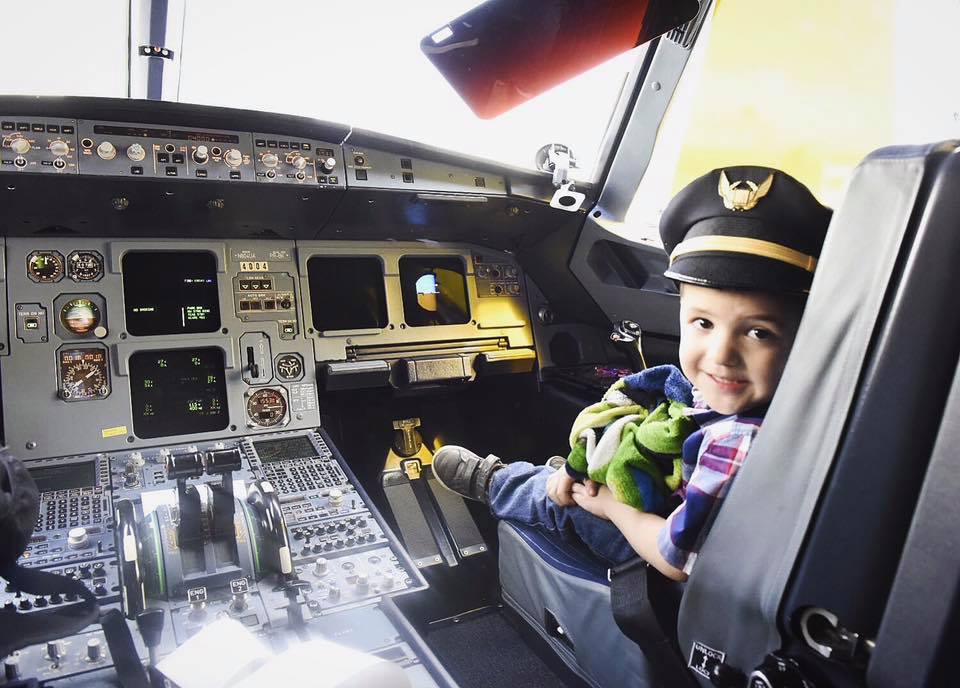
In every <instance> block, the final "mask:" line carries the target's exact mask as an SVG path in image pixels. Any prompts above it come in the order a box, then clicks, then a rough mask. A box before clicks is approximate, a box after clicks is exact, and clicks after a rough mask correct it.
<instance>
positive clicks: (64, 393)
mask: <svg viewBox="0 0 960 688" xmlns="http://www.w3.org/2000/svg"><path fill="white" fill-rule="evenodd" d="M58 358H59V359H60V360H59V366H58V367H59V371H60V390H59V394H60V398H61V399H63V400H64V401H90V400H91V399H103V398H105V397H106V396H108V395H109V394H110V374H109V372H108V369H107V351H106V349H101V348H99V347H96V348H87V349H62V350H61V351H60V352H59V354H58Z"/></svg>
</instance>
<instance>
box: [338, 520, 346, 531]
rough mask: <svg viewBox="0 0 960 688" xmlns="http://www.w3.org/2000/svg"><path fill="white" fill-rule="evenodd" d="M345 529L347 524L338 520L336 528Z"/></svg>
mask: <svg viewBox="0 0 960 688" xmlns="http://www.w3.org/2000/svg"><path fill="white" fill-rule="evenodd" d="M346 529H347V524H346V523H344V522H343V521H340V523H338V524H337V530H346Z"/></svg>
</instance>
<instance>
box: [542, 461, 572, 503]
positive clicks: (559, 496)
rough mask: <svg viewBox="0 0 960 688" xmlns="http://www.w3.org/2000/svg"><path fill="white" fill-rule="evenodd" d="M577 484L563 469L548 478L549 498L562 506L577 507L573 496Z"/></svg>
mask: <svg viewBox="0 0 960 688" xmlns="http://www.w3.org/2000/svg"><path fill="white" fill-rule="evenodd" d="M576 484H577V483H576V482H575V481H574V479H573V478H571V477H570V474H569V473H567V472H566V470H564V469H563V468H561V469H560V470H558V471H554V473H553V475H551V476H550V477H549V478H547V496H548V497H549V498H550V499H551V500H553V501H554V502H555V503H556V504H559V505H560V506H576V503H575V502H574V501H573V496H572V494H571V492H572V489H573V486H574V485H576Z"/></svg>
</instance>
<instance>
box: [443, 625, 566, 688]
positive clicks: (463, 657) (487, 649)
mask: <svg viewBox="0 0 960 688" xmlns="http://www.w3.org/2000/svg"><path fill="white" fill-rule="evenodd" d="M425 640H426V642H427V644H428V645H429V646H430V649H431V650H433V652H434V654H435V655H436V656H437V658H438V659H439V660H440V663H441V664H443V666H444V668H445V669H446V670H447V671H448V672H449V673H450V675H451V676H452V677H453V679H454V680H455V681H456V682H457V684H458V685H459V686H460V687H461V688H517V687H518V686H524V688H557V687H558V686H568V687H570V688H574V687H579V686H584V685H585V684H584V683H583V682H582V681H580V680H579V679H578V678H576V677H575V676H574V675H573V674H572V673H571V672H570V671H569V670H565V668H563V667H561V666H558V664H557V663H558V662H559V660H557V659H556V657H554V658H553V661H551V662H550V664H548V663H547V662H546V661H544V658H542V657H541V656H540V655H538V653H536V652H534V651H533V650H532V649H531V648H530V645H529V644H528V643H527V642H525V640H524V637H523V635H521V633H520V631H519V630H518V628H517V627H516V626H515V625H514V624H513V623H511V621H510V620H509V619H508V617H507V616H506V614H504V613H503V612H502V611H500V610H490V611H489V612H487V613H479V614H473V615H470V616H468V617H465V618H461V619H458V620H457V621H456V622H454V621H452V620H451V621H450V622H449V623H447V624H444V625H436V626H435V627H433V628H431V629H430V630H429V631H428V632H427V634H426V637H425ZM551 665H553V666H551Z"/></svg>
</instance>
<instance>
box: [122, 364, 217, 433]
mask: <svg viewBox="0 0 960 688" xmlns="http://www.w3.org/2000/svg"><path fill="white" fill-rule="evenodd" d="M130 396H131V404H132V406H133V430H134V433H135V434H136V435H137V437H141V438H145V439H146V438H152V437H168V436H171V435H181V434H192V433H200V432H213V431H215V430H223V429H224V428H225V427H227V424H228V423H229V420H230V419H229V414H228V413H227V387H226V381H225V379H224V356H223V350H222V349H219V348H216V347H205V348H199V349H172V350H169V351H140V352H137V353H135V354H133V355H132V356H131V357H130Z"/></svg>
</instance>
